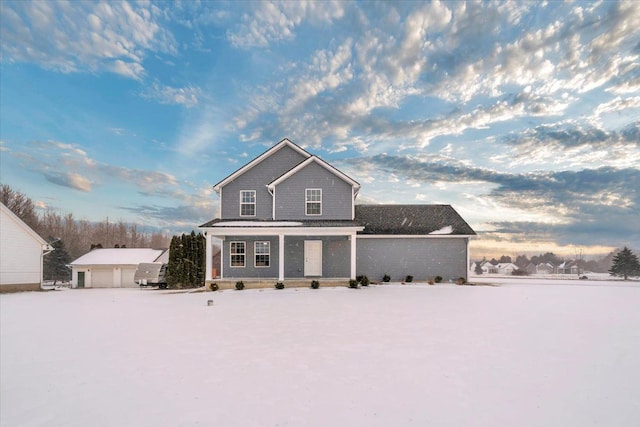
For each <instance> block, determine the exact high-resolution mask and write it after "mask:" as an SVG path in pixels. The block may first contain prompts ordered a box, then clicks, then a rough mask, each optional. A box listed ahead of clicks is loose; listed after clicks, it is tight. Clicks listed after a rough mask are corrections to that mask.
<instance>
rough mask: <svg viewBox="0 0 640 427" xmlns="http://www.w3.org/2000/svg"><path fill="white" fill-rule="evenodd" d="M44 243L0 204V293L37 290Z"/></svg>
mask: <svg viewBox="0 0 640 427" xmlns="http://www.w3.org/2000/svg"><path fill="white" fill-rule="evenodd" d="M52 250H53V248H51V247H50V246H49V245H48V244H47V242H46V241H45V240H44V239H43V238H42V237H40V236H39V235H38V233H36V232H35V231H33V229H32V228H31V227H29V226H28V225H27V224H25V223H24V221H22V220H21V219H20V218H18V216H16V214H14V213H13V212H11V210H10V209H9V208H8V207H6V206H5V205H4V204H2V203H0V292H14V291H29V290H39V289H40V288H41V286H42V257H43V256H44V255H46V254H47V253H49V252H51V251H52Z"/></svg>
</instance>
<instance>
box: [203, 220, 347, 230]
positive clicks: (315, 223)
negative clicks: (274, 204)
mask: <svg viewBox="0 0 640 427" xmlns="http://www.w3.org/2000/svg"><path fill="white" fill-rule="evenodd" d="M249 223H250V224H251V225H249ZM359 225H360V224H359V223H358V222H357V221H350V220H321V219H315V220H302V221H297V220H296V221H293V220H292V221H282V220H276V221H273V220H249V221H248V220H246V219H220V218H216V219H212V220H211V221H208V222H205V223H204V224H202V225H200V226H199V227H200V228H202V227H214V226H215V227H220V228H222V227H276V226H277V227H286V226H291V227H358V226H359Z"/></svg>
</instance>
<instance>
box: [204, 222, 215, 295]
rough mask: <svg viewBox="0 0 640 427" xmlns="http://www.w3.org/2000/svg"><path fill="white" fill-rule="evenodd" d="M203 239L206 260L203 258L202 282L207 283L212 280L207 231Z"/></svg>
mask: <svg viewBox="0 0 640 427" xmlns="http://www.w3.org/2000/svg"><path fill="white" fill-rule="evenodd" d="M205 238H206V243H205V250H204V256H205V257H206V258H205V272H204V282H205V283H207V282H210V281H212V280H213V274H212V271H211V270H212V269H213V260H212V259H211V233H210V232H208V231H207V232H206V233H205Z"/></svg>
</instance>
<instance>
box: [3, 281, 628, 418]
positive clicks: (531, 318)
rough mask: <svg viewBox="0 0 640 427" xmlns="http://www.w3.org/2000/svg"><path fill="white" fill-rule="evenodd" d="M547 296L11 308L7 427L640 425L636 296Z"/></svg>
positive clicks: (604, 286) (74, 302)
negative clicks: (639, 423) (639, 422)
mask: <svg viewBox="0 0 640 427" xmlns="http://www.w3.org/2000/svg"><path fill="white" fill-rule="evenodd" d="M543 284H545V281H544V280H534V279H526V280H523V279H521V280H518V281H517V282H515V281H514V282H510V281H508V280H507V281H504V282H502V283H501V284H500V286H456V285H453V284H439V285H435V286H429V285H425V284H410V285H409V284H407V285H400V284H390V285H382V286H370V287H368V288H362V289H358V290H354V289H347V288H322V287H321V288H320V289H318V290H313V289H284V290H275V289H264V290H243V291H222V292H216V293H211V292H209V293H183V294H171V293H168V292H165V291H153V290H138V289H95V290H91V289H86V290H64V291H54V292H39V293H20V294H10V295H2V296H0V321H1V322H0V326H1V329H0V332H1V335H0V338H1V346H0V368H1V369H0V374H1V378H0V380H1V381H0V387H1V389H0V402H1V406H0V410H1V411H0V413H1V415H0V417H1V418H0V424H1V425H2V426H3V427H11V426H83V427H84V426H89V425H90V426H196V425H198V426H243V427H250V426H323V427H324V426H368V427H369V426H394V427H397V426H563V427H567V426H576V427H578V426H580V427H583V426H633V425H637V423H638V420H640V368H639V366H640V284H639V283H624V282H606V281H602V282H592V281H589V282H584V285H583V284H582V283H580V282H577V281H574V282H572V283H571V284H570V285H563V284H562V283H556V282H550V283H548V286H541V285H543ZM210 299H212V300H213V305H212V306H209V305H207V300H210Z"/></svg>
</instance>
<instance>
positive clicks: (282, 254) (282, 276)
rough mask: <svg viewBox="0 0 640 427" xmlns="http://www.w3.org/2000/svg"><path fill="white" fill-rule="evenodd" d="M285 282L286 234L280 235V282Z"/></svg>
mask: <svg viewBox="0 0 640 427" xmlns="http://www.w3.org/2000/svg"><path fill="white" fill-rule="evenodd" d="M283 280H284V234H278V281H279V282H282V281H283Z"/></svg>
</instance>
